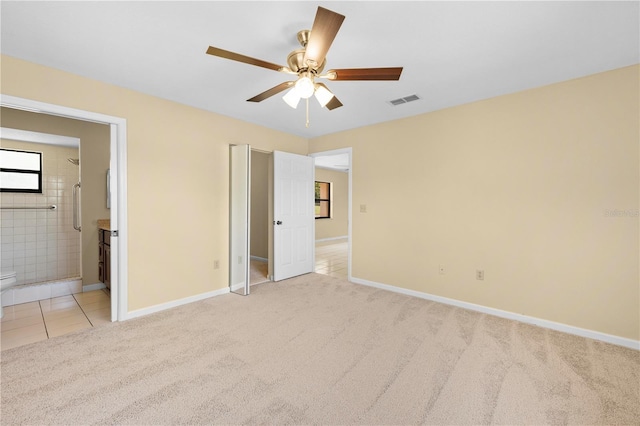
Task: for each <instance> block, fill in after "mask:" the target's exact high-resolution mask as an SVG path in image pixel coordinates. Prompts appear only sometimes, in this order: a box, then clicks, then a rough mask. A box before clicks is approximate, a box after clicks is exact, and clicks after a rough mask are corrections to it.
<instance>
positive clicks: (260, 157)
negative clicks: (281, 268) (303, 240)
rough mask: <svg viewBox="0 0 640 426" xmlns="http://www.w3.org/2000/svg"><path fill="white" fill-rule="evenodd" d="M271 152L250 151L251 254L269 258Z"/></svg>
mask: <svg viewBox="0 0 640 426" xmlns="http://www.w3.org/2000/svg"><path fill="white" fill-rule="evenodd" d="M271 158H272V156H271V154H266V153H264V152H259V151H251V246H250V248H251V256H257V257H261V258H263V259H268V258H269V210H268V208H269V207H268V203H269V201H268V196H269V162H270V161H271Z"/></svg>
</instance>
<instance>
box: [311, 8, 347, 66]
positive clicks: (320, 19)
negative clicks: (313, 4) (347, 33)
mask: <svg viewBox="0 0 640 426" xmlns="http://www.w3.org/2000/svg"><path fill="white" fill-rule="evenodd" d="M342 21H344V15H340V14H339V13H336V12H333V11H331V10H329V9H325V8H323V7H320V6H318V11H317V12H316V18H315V20H314V21H313V27H311V34H310V35H309V42H308V43H307V46H306V48H305V49H306V50H305V54H304V63H305V64H309V62H307V61H313V62H314V63H315V65H313V64H312V65H313V66H314V67H317V66H319V65H320V64H322V62H323V61H324V58H325V56H327V52H328V51H329V48H330V47H331V43H333V39H335V38H336V34H338V30H339V29H340V26H341V25H342Z"/></svg>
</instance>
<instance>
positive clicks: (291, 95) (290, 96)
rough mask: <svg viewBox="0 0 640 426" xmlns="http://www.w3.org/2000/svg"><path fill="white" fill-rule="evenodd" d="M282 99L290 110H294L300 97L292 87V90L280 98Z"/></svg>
mask: <svg viewBox="0 0 640 426" xmlns="http://www.w3.org/2000/svg"><path fill="white" fill-rule="evenodd" d="M282 99H284V101H285V102H286V103H287V105H289V106H290V107H291V108H293V109H296V108H297V107H298V103H299V102H300V95H298V91H297V90H296V88H295V87H294V88H293V89H291V90H289V91H288V92H287V93H286V94H285V95H284V96H283V97H282Z"/></svg>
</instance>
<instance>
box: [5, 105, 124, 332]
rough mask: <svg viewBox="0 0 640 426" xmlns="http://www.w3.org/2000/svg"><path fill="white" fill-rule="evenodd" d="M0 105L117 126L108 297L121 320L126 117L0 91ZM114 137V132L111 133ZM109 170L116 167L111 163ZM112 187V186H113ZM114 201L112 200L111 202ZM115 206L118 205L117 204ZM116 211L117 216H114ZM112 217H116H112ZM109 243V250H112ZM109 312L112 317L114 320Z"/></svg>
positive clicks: (122, 303)
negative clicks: (113, 255)
mask: <svg viewBox="0 0 640 426" xmlns="http://www.w3.org/2000/svg"><path fill="white" fill-rule="evenodd" d="M0 105H2V106H4V107H8V108H15V109H20V110H24V111H31V112H38V113H44V114H50V115H56V116H59V117H66V118H72V119H76V120H81V121H91V122H94V123H100V124H109V125H110V127H111V133H113V129H114V128H116V129H117V132H116V133H117V140H116V145H117V152H116V154H115V156H116V158H117V160H116V161H115V163H116V164H117V166H118V167H117V175H116V176H115V177H114V176H113V175H114V174H112V179H117V199H116V200H114V198H112V200H111V202H112V210H111V211H112V212H115V214H112V216H113V217H112V218H111V223H112V224H114V223H116V224H117V228H116V229H117V230H118V246H117V247H118V248H117V249H116V251H117V252H118V254H117V259H116V261H115V262H113V264H114V265H115V266H114V268H115V269H116V270H117V273H116V274H112V275H111V277H112V281H111V300H112V302H113V301H114V300H115V301H116V304H117V311H118V312H117V317H118V318H117V319H118V321H122V320H123V319H125V318H126V317H127V311H128V299H127V294H128V257H127V256H128V251H127V248H128V247H127V235H128V222H127V120H126V119H124V118H120V117H114V116H111V115H105V114H100V113H96V112H91V111H84V110H80V109H75V108H69V107H65V106H61V105H55V104H48V103H45V102H40V101H34V100H31V99H25V98H19V97H17V96H11V95H4V94H0ZM111 138H112V139H113V134H112V135H111ZM111 162H112V163H114V153H113V152H112V153H111ZM111 169H112V170H114V169H115V168H114V167H113V166H112V167H111ZM112 188H113V186H112ZM114 203H115V204H114ZM116 207H117V208H116ZM116 214H117V217H116ZM114 218H115V220H114ZM113 249H114V248H113V246H112V250H113ZM113 319H114V318H113V316H112V320H113Z"/></svg>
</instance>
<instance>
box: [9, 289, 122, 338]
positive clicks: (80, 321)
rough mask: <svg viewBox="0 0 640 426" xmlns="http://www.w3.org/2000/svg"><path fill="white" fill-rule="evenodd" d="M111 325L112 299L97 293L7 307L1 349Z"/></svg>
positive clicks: (89, 292) (102, 291)
mask: <svg viewBox="0 0 640 426" xmlns="http://www.w3.org/2000/svg"><path fill="white" fill-rule="evenodd" d="M110 322H111V299H110V298H109V293H108V292H107V291H106V290H94V291H88V292H86V293H77V294H73V295H69V296H61V297H54V298H53V299H46V300H40V301H39V302H29V303H23V304H20V305H13V306H6V307H5V308H4V317H3V318H2V322H0V329H1V330H2V332H1V334H2V340H1V342H0V343H1V349H2V350H5V349H10V348H15V347H16V346H22V345H26V344H28V343H33V342H37V341H39V340H46V339H50V338H52V337H56V336H61V335H63V334H66V333H71V332H73V331H77V330H82V329H85V328H90V327H96V326H99V325H102V324H107V323H110Z"/></svg>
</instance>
